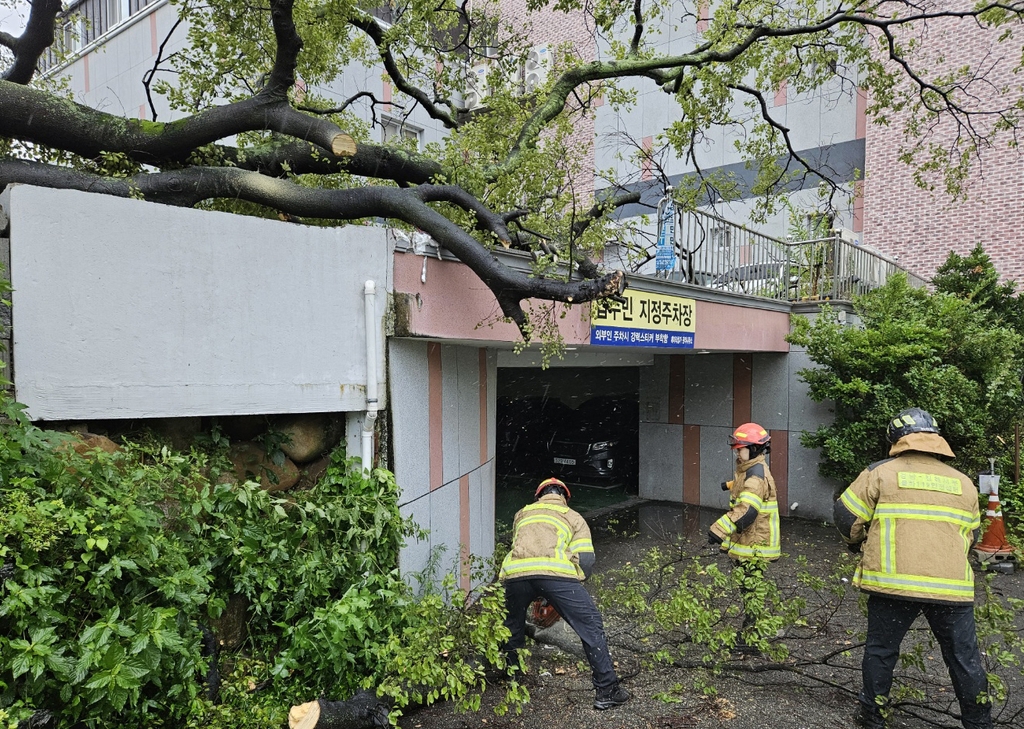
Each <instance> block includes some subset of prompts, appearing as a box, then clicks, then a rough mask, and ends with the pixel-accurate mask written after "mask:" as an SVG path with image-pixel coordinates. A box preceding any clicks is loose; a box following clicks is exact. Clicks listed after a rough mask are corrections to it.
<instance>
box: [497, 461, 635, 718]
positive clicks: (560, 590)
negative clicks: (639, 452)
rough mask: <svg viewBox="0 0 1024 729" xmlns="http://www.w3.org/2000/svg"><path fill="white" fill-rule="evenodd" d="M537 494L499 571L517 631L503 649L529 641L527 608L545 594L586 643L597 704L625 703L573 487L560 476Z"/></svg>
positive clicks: (520, 517)
mask: <svg viewBox="0 0 1024 729" xmlns="http://www.w3.org/2000/svg"><path fill="white" fill-rule="evenodd" d="M534 496H535V498H536V499H537V500H536V501H535V502H534V503H532V504H529V505H527V506H525V507H523V508H522V509H520V510H519V512H518V513H517V514H516V516H515V520H514V522H513V524H512V547H511V549H510V550H509V553H508V554H507V555H506V556H505V560H504V561H503V562H502V563H501V571H500V572H499V575H498V577H499V579H500V580H501V581H502V582H503V583H504V585H505V607H506V609H507V610H508V617H507V618H506V620H505V625H506V627H507V628H508V629H509V631H510V632H511V633H512V635H511V637H510V638H509V641H508V643H506V644H505V647H504V649H505V650H506V651H514V650H517V649H519V648H522V647H523V646H524V645H525V644H526V611H527V609H528V608H529V606H530V603H532V602H533V601H534V600H535V599H537V598H539V597H542V598H544V599H546V600H547V601H548V603H549V604H551V605H552V606H553V607H554V608H555V610H557V611H558V613H559V614H560V615H561V616H562V618H564V619H565V622H566V623H568V625H569V627H570V628H572V629H573V630H574V631H576V634H577V635H578V636H579V637H580V640H581V641H582V642H583V651H584V652H585V653H586V655H587V661H588V662H589V663H590V669H591V671H593V683H594V690H595V692H596V696H595V698H594V708H595V709H599V710H603V709H610V708H612V707H613V706H619V705H621V704H624V703H626V701H628V700H629V693H628V692H627V691H626V690H625V689H624V688H622V687H621V686H619V678H618V676H617V675H616V674H615V668H614V666H613V665H612V658H611V654H610V653H609V652H608V641H607V639H606V638H605V634H604V623H603V621H602V619H601V613H600V612H598V610H597V607H596V606H595V605H594V601H593V599H591V597H590V593H588V592H587V590H586V588H584V587H583V585H582V584H581V583H582V582H583V580H585V579H586V578H587V577H589V576H590V571H591V569H592V568H593V566H594V544H593V542H592V541H591V539H590V527H589V526H587V522H586V520H585V519H584V518H583V517H582V516H580V515H579V514H578V513H576V512H575V511H573V510H572V509H570V508H569V507H568V505H567V502H568V500H569V498H570V496H571V494H570V493H569V488H568V487H567V486H566V485H565V484H564V483H562V482H561V481H559V480H558V479H557V478H549V479H547V480H546V481H542V482H541V484H540V485H539V486H538V487H537V491H536V493H535V494H534Z"/></svg>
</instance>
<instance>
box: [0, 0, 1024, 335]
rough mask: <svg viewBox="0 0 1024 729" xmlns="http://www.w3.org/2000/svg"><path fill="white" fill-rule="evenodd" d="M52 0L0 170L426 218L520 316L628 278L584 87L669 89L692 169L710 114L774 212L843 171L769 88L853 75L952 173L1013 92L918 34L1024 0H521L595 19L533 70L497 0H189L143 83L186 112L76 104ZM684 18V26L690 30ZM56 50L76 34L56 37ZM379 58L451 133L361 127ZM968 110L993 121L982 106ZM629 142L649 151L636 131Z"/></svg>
mask: <svg viewBox="0 0 1024 729" xmlns="http://www.w3.org/2000/svg"><path fill="white" fill-rule="evenodd" d="M0 2H2V3H3V4H4V5H9V4H10V3H11V2H13V0H0ZM371 6H374V7H377V8H378V9H379V10H380V9H382V10H385V11H387V16H388V17H389V22H387V23H384V22H382V21H380V20H378V18H377V17H376V15H380V14H381V13H379V12H377V13H376V14H374V13H371V12H369V8H370V7H371ZM60 8H61V5H60V2H59V0H31V14H30V16H29V18H28V25H27V28H26V30H25V31H24V33H23V34H22V35H21V36H18V37H14V36H11V35H9V34H6V33H0V53H2V56H0V58H2V59H3V61H4V62H5V64H6V68H5V69H4V70H3V75H2V77H0V108H3V109H4V113H3V115H2V116H0V139H5V141H0V150H2V156H0V186H2V185H6V184H9V183H13V182H24V183H32V184H38V185H45V186H52V187H61V188H75V189H87V190H91V191H94V192H100V193H105V194H111V195H120V196H133V197H140V198H145V199H147V200H154V201H158V202H163V203H167V204H173V205H188V206H196V205H206V206H213V207H221V208H225V209H230V210H234V211H244V212H248V213H256V214H264V215H275V216H276V215H278V214H280V215H282V216H284V217H286V218H288V219H290V220H302V221H305V222H311V223H317V224H341V223H346V222H351V221H359V220H364V219H379V218H384V219H387V220H388V221H390V222H391V224H394V225H400V226H403V225H404V226H411V227H415V228H419V229H421V230H424V231H426V232H427V233H429V234H430V235H431V236H432V237H433V238H434V239H435V240H436V241H437V242H438V243H439V244H441V245H442V246H444V247H445V248H446V249H447V250H448V251H450V252H451V253H452V254H454V255H455V256H457V257H458V258H460V259H461V260H462V261H463V262H464V263H466V265H467V266H469V267H470V268H471V269H472V270H473V271H474V272H475V273H476V274H477V275H478V276H480V278H481V279H482V280H483V281H484V283H485V284H486V285H487V286H488V287H489V288H490V289H491V291H493V293H494V295H495V297H496V298H497V300H498V302H499V304H500V306H501V310H502V312H503V314H504V315H505V316H507V317H510V318H511V319H512V320H514V321H515V322H516V323H517V324H518V325H519V326H520V328H521V329H522V330H523V332H524V334H525V333H527V332H529V326H528V320H527V316H526V314H525V313H524V310H523V308H522V306H521V302H522V301H523V300H524V299H526V298H536V299H542V300H550V301H561V302H569V303H583V302H587V301H590V300H593V299H597V298H602V297H606V296H613V295H616V294H617V293H619V292H620V291H621V288H622V286H623V285H624V281H623V277H622V275H621V273H620V272H614V271H612V272H604V271H602V270H601V268H600V266H598V265H597V264H596V263H595V260H596V259H595V256H596V255H597V254H600V251H601V249H602V248H603V246H604V245H605V244H606V243H607V242H609V241H616V240H620V241H621V240H625V239H627V238H628V237H629V235H628V233H627V232H624V231H623V230H622V229H621V225H620V224H619V223H616V222H614V221H613V220H612V219H611V218H612V217H613V216H610V215H609V213H610V212H611V211H612V210H614V209H615V208H616V207H618V206H620V205H622V204H625V203H633V202H636V201H638V200H639V199H640V194H639V192H637V190H636V189H632V190H630V191H628V192H626V191H624V190H623V189H622V188H619V187H617V185H618V184H619V183H623V182H629V181H630V180H626V179H622V178H621V177H620V178H619V179H616V175H614V174H613V173H612V171H600V170H598V171H597V175H598V178H601V177H606V178H607V179H606V181H605V182H604V183H601V182H599V184H598V187H599V188H601V189H603V193H602V194H601V195H598V196H597V197H595V196H594V194H593V193H592V192H591V189H592V186H591V181H592V180H593V176H594V174H595V171H594V170H592V169H590V166H589V162H587V160H588V159H589V152H590V150H591V149H592V145H593V143H594V140H593V139H588V138H584V137H585V135H580V134H579V133H578V129H579V128H580V122H581V121H583V120H585V119H587V118H590V117H592V116H593V115H594V113H595V109H596V107H597V103H598V100H601V101H605V102H607V103H608V105H609V107H611V108H614V109H615V110H616V111H619V112H622V113H628V112H629V111H630V110H631V109H635V108H636V107H637V106H638V104H639V103H640V102H639V99H640V93H641V92H642V91H644V90H647V89H658V90H660V91H661V92H663V93H664V94H666V95H667V96H668V97H670V98H671V99H672V100H673V101H674V102H675V103H676V105H677V111H676V112H675V113H672V114H669V115H668V117H667V118H668V119H669V121H668V122H667V123H666V125H665V126H664V127H663V129H662V130H661V131H660V132H659V133H658V135H657V143H656V145H655V148H657V149H665V150H667V152H668V153H669V154H671V155H673V156H676V157H679V158H683V159H684V160H685V161H686V163H687V164H689V165H691V166H692V167H694V168H696V169H697V170H698V172H699V171H700V169H701V165H702V164H703V162H702V160H703V156H702V155H703V154H704V153H705V152H706V150H707V149H708V148H709V145H711V144H712V142H711V140H712V139H713V138H714V137H715V129H716V128H718V127H724V128H725V129H726V130H727V138H730V139H734V140H735V146H736V147H737V150H738V152H739V153H740V154H741V156H742V157H743V158H744V159H745V160H747V161H748V163H749V166H750V168H751V169H752V170H753V171H754V172H755V175H756V180H755V182H754V184H753V188H752V192H753V193H754V195H755V196H756V197H757V199H758V200H760V201H761V203H762V204H763V206H764V208H765V209H770V208H771V207H772V205H773V202H772V201H773V200H774V199H775V197H776V196H777V195H778V194H779V193H781V192H784V191H785V189H786V186H787V185H788V184H791V183H793V182H795V181H802V180H807V179H810V180H811V181H812V182H815V183H816V182H819V181H820V182H821V183H822V184H823V186H824V188H823V189H824V190H825V192H826V194H827V196H829V197H831V195H833V194H835V193H836V192H838V191H841V190H844V189H845V190H848V188H846V187H844V185H846V184H847V183H850V182H852V181H851V180H841V179H839V180H837V179H835V178H834V175H833V174H832V173H830V172H829V170H828V166H827V163H824V162H822V161H820V160H815V159H812V158H810V157H808V156H807V155H806V154H805V153H802V152H801V151H800V149H798V147H799V144H798V143H797V142H796V141H795V136H794V132H793V131H792V130H791V129H790V128H789V127H788V126H787V124H786V121H785V119H784V118H783V117H782V116H780V113H781V112H780V110H778V109H774V108H773V104H771V103H769V99H772V98H773V95H774V94H775V93H776V91H777V90H778V89H780V88H783V87H786V88H788V89H790V90H792V91H793V92H795V93H798V94H811V93H821V94H823V95H828V94H835V93H841V94H847V95H852V94H853V93H855V92H856V90H857V89H860V90H861V91H863V92H865V93H867V95H868V97H869V99H870V103H869V105H868V114H869V115H870V116H871V117H872V118H873V119H874V120H875V121H876V122H878V123H883V124H889V123H893V122H894V120H895V119H896V118H897V117H899V118H901V119H905V120H906V124H907V128H908V130H909V131H910V134H909V136H908V142H907V145H906V148H905V150H904V157H905V159H906V161H908V162H909V163H911V164H914V165H915V166H916V167H917V168H918V169H919V170H922V171H923V173H922V174H923V177H922V178H921V183H922V184H934V181H933V178H935V177H936V176H937V177H938V178H939V179H940V181H941V182H942V183H943V184H944V185H945V187H946V188H947V189H948V190H950V191H952V192H954V193H956V192H958V191H959V190H960V189H961V188H960V183H961V182H962V180H963V178H964V175H965V174H967V172H968V168H967V166H966V165H967V163H968V162H969V160H970V159H971V158H973V157H974V156H975V154H976V153H977V151H978V150H979V149H981V148H982V147H984V146H985V145H987V144H990V143H991V142H992V139H993V135H997V134H999V133H1006V132H1010V133H1012V132H1013V131H1014V130H1015V128H1016V124H1017V118H1018V114H1019V112H1020V111H1021V108H1022V103H1024V101H1022V99H1021V96H1020V94H1019V92H1018V90H1017V89H1014V88H1007V89H1005V92H1006V93H1005V94H995V98H994V99H992V98H991V97H992V95H991V94H989V95H988V96H984V95H982V94H979V93H976V90H977V89H979V88H985V89H986V90H987V91H991V85H987V79H986V73H987V69H985V68H981V69H979V68H970V67H969V66H968V65H966V64H961V63H959V62H956V63H952V64H950V63H948V62H947V63H937V62H936V59H935V58H934V54H929V53H928V52H927V51H928V48H927V35H926V30H927V28H928V27H931V26H934V25H935V24H936V23H941V22H947V23H949V24H950V27H951V28H952V29H953V31H954V32H955V29H956V28H957V27H959V26H958V24H961V23H962V24H971V25H981V26H983V27H985V28H988V29H990V32H991V34H992V37H993V38H994V39H996V40H999V41H1012V39H1013V37H1014V32H1015V31H1016V28H1017V26H1019V24H1020V22H1021V19H1022V15H1024V3H1021V2H1019V0H1006V1H1003V2H981V3H978V4H977V5H974V6H968V5H966V4H965V5H964V6H963V7H962V8H959V6H958V7H957V8H952V9H951V8H949V7H948V4H944V3H938V2H935V3H933V2H926V3H917V2H900V1H895V0H893V1H886V2H863V1H862V0H840V1H839V2H834V3H826V4H822V3H819V2H816V1H815V0H793V1H792V2H787V3H778V2H775V1H774V0H740V1H739V2H734V3H714V4H708V3H705V2H703V0H702V1H701V2H689V1H685V2H676V1H675V0H646V1H644V2H640V1H638V2H635V3H622V2H617V1H614V2H613V1H609V0H599V1H598V2H582V0H559V2H555V3H549V2H543V1H542V0H527V2H526V3H525V8H526V9H527V10H528V11H530V12H532V13H536V12H541V11H544V12H550V13H554V14H556V17H557V15H558V14H562V15H564V17H565V18H566V20H567V22H574V23H582V25H583V27H585V29H586V31H587V33H589V36H590V37H589V38H588V39H587V41H586V43H584V44H582V45H573V44H571V43H568V42H566V43H563V44H561V45H558V46H557V47H555V48H554V49H553V50H554V54H553V55H554V60H553V63H552V66H551V69H550V74H549V76H548V80H547V81H546V82H545V83H543V84H541V85H540V86H539V87H537V88H536V89H533V88H531V89H529V90H527V89H525V88H524V87H523V85H522V84H521V83H518V82H512V81H510V79H513V78H515V76H516V73H515V72H516V70H517V69H518V68H520V67H521V65H522V63H523V61H524V59H525V57H526V55H527V52H528V48H529V45H530V42H531V29H530V23H531V18H532V17H533V16H531V15H529V14H526V15H525V16H524V15H523V8H522V7H516V8H513V7H512V6H510V5H507V4H503V3H501V2H499V1H498V0H493V1H492V2H482V3H472V4H470V3H462V2H459V1H458V0H440V1H437V2H424V1H423V0H404V1H403V2H392V1H391V0H389V2H386V3H383V4H374V3H364V2H360V1H358V0H269V2H268V3H266V4H257V5H253V4H252V3H248V2H242V1H241V0H214V1H213V2H205V1H204V2H198V1H197V0H181V1H180V2H179V3H178V5H177V10H178V13H179V15H180V17H181V19H182V21H183V24H181V25H179V26H175V31H174V32H177V33H179V34H180V33H182V32H187V34H188V41H189V42H188V45H187V46H186V47H185V48H184V49H183V50H181V51H178V52H175V53H174V54H172V55H171V57H170V58H168V57H166V56H165V54H164V53H163V52H161V54H160V55H159V57H158V59H157V61H156V63H155V65H154V68H153V69H152V73H148V74H146V78H145V84H146V86H145V88H146V93H147V94H152V93H161V94H164V95H165V96H166V98H167V100H168V102H169V103H170V104H171V106H172V107H173V108H174V109H175V110H176V118H175V119H173V120H170V121H164V120H159V121H142V120H138V119H134V118H131V117H128V116H122V115H118V114H116V113H112V112H111V111H109V110H99V109H92V108H89V107H86V106H84V105H82V104H79V103H77V102H75V101H74V100H73V99H71V98H69V97H68V96H67V94H66V93H65V92H64V91H63V90H62V87H61V84H60V81H59V74H58V75H57V76H47V77H45V78H42V79H40V78H39V77H38V76H37V74H36V67H37V62H38V61H39V59H40V57H41V56H42V54H43V53H44V52H46V51H47V49H48V48H50V47H51V46H54V37H55V36H54V23H55V20H56V19H58V13H59V12H60ZM524 17H525V22H524ZM698 21H699V22H698ZM684 23H685V24H686V27H687V28H692V27H694V26H695V25H696V26H697V27H698V32H697V33H695V34H694V35H692V36H683V35H682V34H681V33H679V32H678V29H679V27H680V26H681V25H682V24H684ZM670 36H671V37H673V38H674V41H673V42H672V43H671V44H666V43H665V42H664V41H665V40H666V39H667V38H669V37H670ZM687 37H689V38H691V39H690V40H686V38H687ZM1011 45H1012V43H1011ZM54 50H55V51H56V52H57V57H58V58H62V57H64V56H65V55H66V54H65V53H64V51H63V50H62V48H61V45H60V43H58V44H57V45H56V46H55V47H54ZM485 60H490V61H491V62H490V66H489V69H490V70H489V75H488V86H489V94H488V98H487V104H486V108H484V109H470V108H469V107H468V106H467V105H466V101H465V98H466V97H465V96H464V92H465V91H466V88H467V78H466V72H467V69H468V68H469V67H470V66H471V65H473V64H476V63H479V62H481V61H485ZM360 67H366V68H370V69H373V71H372V72H370V73H366V72H362V73H363V76H364V77H365V78H367V79H374V80H373V82H372V84H366V87H360V88H358V89H357V90H356V91H355V93H354V94H352V95H351V96H349V97H348V98H339V97H338V95H337V92H336V89H337V88H340V87H339V86H338V83H339V82H340V81H343V80H345V79H352V78H355V77H356V76H357V75H358V74H359V73H360V71H359V70H358V69H359V68H360ZM377 72H379V73H381V74H382V75H383V77H384V79H385V80H386V82H387V83H388V84H389V85H390V86H391V88H393V89H394V95H393V97H392V98H391V99H390V100H388V101H387V103H388V104H390V105H391V107H392V111H393V112H394V110H398V111H399V113H400V115H402V116H404V115H407V114H409V113H411V111H412V110H413V109H414V108H417V107H418V108H421V109H423V110H424V111H425V113H426V114H427V115H429V117H430V118H431V119H433V120H434V121H435V122H436V123H437V124H438V125H439V126H440V127H441V128H443V129H444V130H445V131H446V135H445V136H444V137H443V139H442V140H441V141H439V142H437V143H434V144H431V145H429V146H428V147H427V148H426V149H423V150H416V149H413V148H412V147H411V146H409V145H408V144H407V143H405V142H402V141H401V139H400V137H399V138H397V139H394V140H392V141H390V142H387V143H384V144H380V143H375V142H373V141H371V139H372V137H371V130H372V126H373V125H374V124H377V123H379V118H378V111H379V109H380V108H382V104H384V103H385V100H384V99H381V98H377V96H376V93H377V92H376V89H377V88H379V86H378V83H377V81H376V80H375V78H376V77H375V74H376V73H377ZM370 86H372V88H371V87H370ZM150 98H151V99H152V97H150ZM982 98H987V99H989V101H986V102H984V103H983V102H981V101H980V99H982ZM150 107H151V110H152V111H153V112H155V110H156V105H155V104H153V103H152V101H151V103H150ZM978 115H980V118H982V119H984V120H985V123H983V124H978V123H975V118H976V117H977V116H978ZM946 118H948V119H950V120H951V121H952V124H953V125H954V127H955V129H956V131H957V134H955V135H954V136H953V137H952V139H953V141H952V142H950V141H949V140H948V139H942V140H938V139H933V138H932V137H931V136H930V135H931V133H932V132H933V130H934V129H935V127H936V125H937V123H938V122H939V121H941V120H942V119H946ZM1011 139H1012V136H1011ZM634 151H635V152H636V154H637V155H638V156H644V155H647V156H650V154H651V152H650V150H647V151H645V150H644V149H643V145H637V149H636V150H634ZM635 161H636V160H624V162H627V163H629V165H633V164H635ZM636 177H637V180H634V181H639V177H640V175H639V171H638V172H637V173H636ZM652 184H663V183H662V182H659V181H655V182H654V183H652ZM712 186H713V189H714V195H715V197H716V199H717V198H718V197H729V196H730V195H735V194H738V189H737V188H736V184H735V182H734V181H732V180H729V179H725V178H719V179H713V180H712V179H704V178H703V177H702V176H701V175H698V176H697V177H696V178H694V182H693V184H692V185H688V186H683V187H681V188H680V189H678V190H677V192H676V195H677V196H678V198H679V202H680V204H682V205H693V204H695V203H696V202H697V201H698V200H699V199H701V196H702V195H706V194H707V191H708V190H709V189H710V188H711V187H712ZM497 246H511V247H516V248H521V249H525V250H530V251H533V252H534V253H535V254H536V256H535V264H536V265H535V268H534V271H533V275H525V274H523V273H519V272H517V271H514V270H511V269H509V268H508V267H506V266H504V265H503V264H501V263H500V262H499V261H498V260H497V259H496V258H495V257H494V256H493V255H491V253H490V251H491V250H492V249H494V248H495V247H497ZM556 260H557V261H559V262H562V263H566V262H567V263H568V267H567V268H558V267H556V266H555V265H554V263H555V261H556Z"/></svg>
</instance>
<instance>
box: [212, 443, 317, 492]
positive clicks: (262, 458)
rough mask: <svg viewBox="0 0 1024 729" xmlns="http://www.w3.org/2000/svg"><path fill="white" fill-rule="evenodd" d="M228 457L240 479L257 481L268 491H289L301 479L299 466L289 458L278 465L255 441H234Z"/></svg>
mask: <svg viewBox="0 0 1024 729" xmlns="http://www.w3.org/2000/svg"><path fill="white" fill-rule="evenodd" d="M228 459H230V461H231V465H232V467H233V468H234V469H235V478H236V479H237V480H238V481H256V482H257V483H259V485H260V486H262V487H263V488H264V489H265V490H267V491H287V490H288V489H290V488H291V487H292V486H294V485H295V484H296V483H297V482H298V480H299V475H300V474H299V468H298V466H296V465H295V464H294V463H292V461H291V460H289V459H288V458H285V459H284V463H283V464H281V465H280V466H278V465H277V464H276V463H274V462H273V461H272V460H271V459H270V458H268V457H267V453H266V451H264V450H263V447H262V446H259V445H257V444H255V443H234V444H232V445H231V449H230V450H229V451H228Z"/></svg>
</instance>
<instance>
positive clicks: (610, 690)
mask: <svg viewBox="0 0 1024 729" xmlns="http://www.w3.org/2000/svg"><path fill="white" fill-rule="evenodd" d="M627 701H629V691H627V690H626V689H624V688H622V687H621V686H619V684H617V683H613V684H612V685H611V686H608V687H606V688H600V689H598V690H597V695H596V696H595V697H594V708H595V709H597V710H598V711H604V710H605V709H611V708H612V707H615V706H622V705H623V704H624V703H626V702H627Z"/></svg>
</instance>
